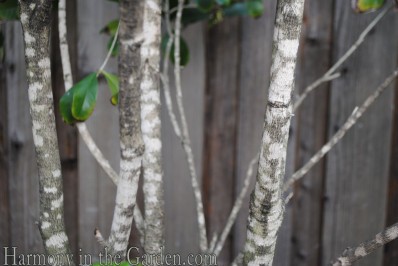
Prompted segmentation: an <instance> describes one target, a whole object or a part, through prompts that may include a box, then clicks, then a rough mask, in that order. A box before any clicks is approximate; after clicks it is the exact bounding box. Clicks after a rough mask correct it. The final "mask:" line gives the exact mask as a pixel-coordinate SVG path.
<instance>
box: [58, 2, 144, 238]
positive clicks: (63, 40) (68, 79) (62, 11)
mask: <svg viewBox="0 0 398 266" xmlns="http://www.w3.org/2000/svg"><path fill="white" fill-rule="evenodd" d="M58 5H59V9H58V27H59V42H60V51H61V61H62V70H63V76H64V84H65V90H69V89H70V88H71V87H72V86H73V76H72V68H71V63H70V55H69V46H68V40H67V24H66V0H60V1H59V4H58ZM118 29H119V28H118ZM116 35H117V34H116ZM116 35H115V36H116ZM116 39H117V38H116V37H115V40H116ZM114 43H115V42H113V43H112V46H114V45H115V44H114ZM110 51H112V49H111V50H110ZM108 54H109V53H108ZM106 58H108V56H107V57H106ZM108 60H109V58H108ZM108 60H105V61H104V63H103V64H102V65H103V66H104V67H105V65H106V62H107V61H108ZM101 68H102V69H103V67H101ZM101 68H100V69H101ZM76 126H77V129H78V131H79V134H80V136H81V137H82V139H83V141H84V143H85V144H86V145H87V148H88V149H89V151H90V153H91V154H92V155H93V156H94V158H95V159H96V161H97V162H98V164H99V165H100V166H101V167H102V169H103V170H104V171H105V173H106V174H107V175H108V176H109V178H110V179H111V180H112V182H113V183H114V184H115V185H117V183H118V179H119V175H118V174H117V173H116V171H115V170H114V169H113V168H112V166H111V165H110V163H109V161H108V160H107V159H106V158H105V156H104V154H103V153H102V152H101V150H100V149H99V148H98V146H97V144H96V143H95V141H94V139H93V137H92V136H91V134H90V132H89V130H88V128H87V126H86V124H85V123H77V125H76ZM134 220H135V223H136V225H137V229H138V231H139V232H140V234H141V235H143V234H144V230H143V228H144V223H145V222H144V218H143V217H142V214H141V211H140V210H139V208H135V209H134Z"/></svg>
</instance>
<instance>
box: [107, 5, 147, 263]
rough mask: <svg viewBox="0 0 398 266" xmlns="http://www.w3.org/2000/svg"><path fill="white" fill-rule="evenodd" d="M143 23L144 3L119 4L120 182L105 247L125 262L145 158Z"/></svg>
mask: <svg viewBox="0 0 398 266" xmlns="http://www.w3.org/2000/svg"><path fill="white" fill-rule="evenodd" d="M142 20H143V3H142V1H139V0H121V1H120V25H119V38H120V55H119V75H120V90H119V113H120V114H119V115H120V118H119V119H120V151H121V160H120V178H119V181H118V186H117V194H116V206H115V211H114V214H113V221H112V227H111V233H110V236H109V240H108V241H107V242H106V243H105V245H106V246H107V247H108V248H109V249H110V250H109V251H110V252H111V253H113V254H120V255H121V256H122V258H125V256H126V251H127V246H128V241H129V237H130V232H131V226H132V223H133V212H134V208H135V207H136V197H137V190H138V180H139V178H140V174H141V165H142V157H143V154H144V143H143V140H142V135H141V116H140V113H141V112H140V111H141V106H140V96H141V91H140V83H141V82H140V81H141V51H140V49H141V48H140V47H141V42H142V41H141V40H140V36H141V35H142V26H143V24H142Z"/></svg>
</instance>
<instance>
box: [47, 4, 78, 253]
mask: <svg viewBox="0 0 398 266" xmlns="http://www.w3.org/2000/svg"><path fill="white" fill-rule="evenodd" d="M76 21H77V19H76V1H67V27H68V41H69V43H68V44H69V47H70V57H71V58H73V59H71V60H72V71H73V73H76V72H77V71H76V59H77V49H76V41H77V40H76ZM51 34H52V36H51V38H52V42H51V49H52V51H51V53H52V54H51V72H52V86H53V94H54V108H55V118H56V123H57V135H58V143H59V149H60V158H61V167H62V176H63V180H64V182H63V186H64V202H65V203H64V205H65V208H64V212H65V226H66V232H67V234H68V237H69V243H70V245H71V250H72V252H74V254H75V256H77V255H78V231H79V230H78V218H77V216H78V201H77V199H78V169H77V130H76V128H75V127H72V126H69V125H66V124H65V123H64V122H63V121H62V117H61V115H60V112H59V99H60V98H61V97H62V95H64V93H65V88H64V79H63V72H62V63H61V55H60V49H59V34H58V18H57V15H55V16H54V19H53V29H52V32H51Z"/></svg>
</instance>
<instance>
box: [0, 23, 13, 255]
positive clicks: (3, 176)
mask: <svg viewBox="0 0 398 266" xmlns="http://www.w3.org/2000/svg"><path fill="white" fill-rule="evenodd" d="M4 30H5V27H4V26H0V34H2V35H3V33H4ZM3 36H4V35H3ZM5 74H6V65H5V63H4V61H3V58H0V217H1V219H0V248H1V250H0V261H4V254H5V253H4V249H3V247H8V246H10V228H11V224H10V200H9V196H10V195H9V148H10V147H9V146H10V145H9V141H8V119H7V115H8V113H7V108H8V103H7V94H8V93H7V84H6V75H5Z"/></svg>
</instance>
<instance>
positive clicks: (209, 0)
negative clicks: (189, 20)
mask: <svg viewBox="0 0 398 266" xmlns="http://www.w3.org/2000/svg"><path fill="white" fill-rule="evenodd" d="M195 2H196V4H197V5H198V7H199V8H200V9H202V10H203V11H206V12H209V11H210V10H211V9H212V8H213V7H214V2H213V0H195Z"/></svg>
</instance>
